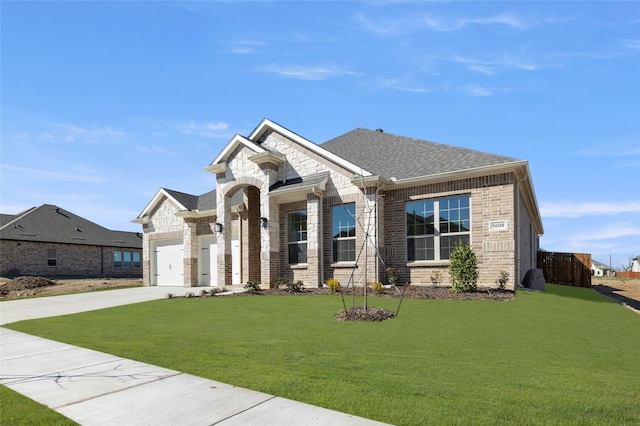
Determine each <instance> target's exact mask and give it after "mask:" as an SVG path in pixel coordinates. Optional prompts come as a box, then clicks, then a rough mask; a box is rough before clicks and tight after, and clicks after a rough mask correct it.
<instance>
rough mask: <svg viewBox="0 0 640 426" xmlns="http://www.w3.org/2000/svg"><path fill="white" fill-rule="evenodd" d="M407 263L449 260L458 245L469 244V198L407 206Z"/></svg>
mask: <svg viewBox="0 0 640 426" xmlns="http://www.w3.org/2000/svg"><path fill="white" fill-rule="evenodd" d="M406 213H407V260H408V261H409V262H415V261H419V260H446V259H449V255H450V254H451V252H452V251H453V249H454V248H455V246H456V244H458V243H459V242H463V243H466V244H469V235H470V231H471V214H470V209H469V196H468V195H461V196H458V197H449V198H441V199H437V200H420V201H412V202H410V203H407V206H406Z"/></svg>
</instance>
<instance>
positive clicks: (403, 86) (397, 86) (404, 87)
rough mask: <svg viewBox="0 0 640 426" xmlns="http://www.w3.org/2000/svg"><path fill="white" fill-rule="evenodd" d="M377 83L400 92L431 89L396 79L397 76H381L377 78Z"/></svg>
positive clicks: (426, 91)
mask: <svg viewBox="0 0 640 426" xmlns="http://www.w3.org/2000/svg"><path fill="white" fill-rule="evenodd" d="M377 85H378V86H379V87H383V88H385V89H391V90H397V91H400V92H410V93H429V92H431V91H432V90H431V89H427V88H424V87H419V86H416V85H413V84H411V83H410V82H407V81H404V80H401V79H397V78H381V79H378V81H377Z"/></svg>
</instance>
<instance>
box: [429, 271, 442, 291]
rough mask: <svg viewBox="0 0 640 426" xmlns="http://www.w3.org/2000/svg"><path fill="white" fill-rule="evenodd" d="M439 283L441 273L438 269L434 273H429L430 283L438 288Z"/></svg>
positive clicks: (440, 281)
mask: <svg viewBox="0 0 640 426" xmlns="http://www.w3.org/2000/svg"><path fill="white" fill-rule="evenodd" d="M440 284H442V274H441V273H440V271H438V272H436V273H435V274H433V275H431V285H433V286H434V287H435V288H438V287H440Z"/></svg>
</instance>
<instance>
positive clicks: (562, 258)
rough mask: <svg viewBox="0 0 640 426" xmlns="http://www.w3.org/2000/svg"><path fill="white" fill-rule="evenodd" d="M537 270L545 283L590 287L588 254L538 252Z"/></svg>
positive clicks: (589, 255)
mask: <svg viewBox="0 0 640 426" xmlns="http://www.w3.org/2000/svg"><path fill="white" fill-rule="evenodd" d="M538 268H540V269H542V272H543V273H544V278H545V281H546V282H548V283H551V284H562V285H570V286H574V287H591V254H590V253H556V252H550V251H539V252H538Z"/></svg>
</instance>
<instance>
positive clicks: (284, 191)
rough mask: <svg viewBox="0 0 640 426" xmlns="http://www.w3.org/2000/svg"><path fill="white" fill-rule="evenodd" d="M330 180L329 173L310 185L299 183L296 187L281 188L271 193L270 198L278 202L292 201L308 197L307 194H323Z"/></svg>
mask: <svg viewBox="0 0 640 426" xmlns="http://www.w3.org/2000/svg"><path fill="white" fill-rule="evenodd" d="M328 181H329V174H328V173H327V175H326V176H325V177H324V178H323V179H322V180H321V181H319V182H315V183H312V184H308V185H299V186H296V187H295V188H289V189H288V188H281V189H278V190H277V191H275V192H270V193H269V198H270V199H271V200H273V201H274V202H276V203H278V204H284V203H290V202H293V201H299V200H303V199H306V197H307V194H315V195H321V194H322V193H324V191H325V190H326V187H327V182H328Z"/></svg>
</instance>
